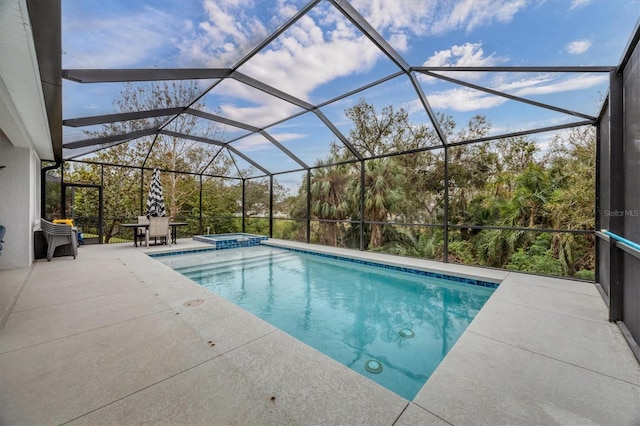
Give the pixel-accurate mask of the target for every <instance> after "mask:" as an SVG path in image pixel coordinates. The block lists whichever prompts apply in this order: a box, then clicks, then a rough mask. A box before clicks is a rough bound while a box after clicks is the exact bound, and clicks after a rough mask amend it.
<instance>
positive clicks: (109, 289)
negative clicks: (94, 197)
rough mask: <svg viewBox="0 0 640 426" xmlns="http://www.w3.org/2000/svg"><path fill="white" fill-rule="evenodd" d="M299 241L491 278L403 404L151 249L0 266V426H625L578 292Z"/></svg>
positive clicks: (99, 250) (619, 390)
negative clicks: (481, 302) (455, 336)
mask: <svg viewBox="0 0 640 426" xmlns="http://www.w3.org/2000/svg"><path fill="white" fill-rule="evenodd" d="M270 241H272V242H277V240H270ZM281 243H283V244H285V242H281ZM286 244H289V245H300V244H295V243H288V242H287V243H286ZM203 245H204V244H202V243H198V242H193V241H191V240H186V239H185V240H179V244H178V245H177V246H174V247H172V248H173V249H180V250H183V249H186V248H192V247H199V246H203ZM303 246H306V245H303ZM313 247H314V248H317V249H319V250H327V251H329V250H330V251H331V252H332V253H340V254H344V255H349V256H354V257H365V256H366V257H367V258H373V259H378V260H388V261H391V262H393V263H396V264H408V265H413V266H420V267H429V268H431V269H435V270H441V271H444V272H450V273H457V274H466V275H472V276H477V277H481V278H484V279H489V280H491V279H493V280H502V284H501V285H500V287H499V288H498V289H497V290H496V292H495V293H494V295H493V296H492V297H491V299H490V300H489V301H488V302H487V304H486V305H485V307H484V308H483V309H482V310H481V312H480V313H479V314H478V316H477V317H476V318H475V319H474V321H473V322H472V323H471V325H470V326H469V328H468V329H467V331H466V332H465V333H464V334H463V336H462V337H461V338H460V339H459V341H458V342H457V343H456V345H455V346H454V348H453V349H452V350H451V351H450V353H449V354H448V355H447V357H446V358H445V360H444V361H443V362H442V364H441V365H440V366H439V367H438V369H437V370H436V371H435V372H434V374H433V375H432V376H431V378H430V379H429V380H428V382H427V383H426V384H425V386H424V387H423V389H422V390H421V391H420V393H419V394H418V395H417V396H416V398H415V399H414V400H413V401H407V400H405V399H403V398H401V397H399V396H398V395H396V394H394V393H392V392H390V391H388V390H386V389H384V388H382V387H380V386H378V385H377V384H375V383H373V382H371V381H369V380H368V379H366V378H364V377H362V376H360V375H359V374H357V373H355V372H353V371H351V370H349V369H348V368H346V367H344V366H342V365H341V364H339V363H337V362H335V361H333V360H332V359H330V358H328V357H326V356H324V355H323V354H321V353H319V352H317V351H316V350H314V349H313V348H310V347H308V346H307V345H305V344H303V343H301V342H299V341H297V340H296V339H294V338H292V337H290V336H289V335H287V334H286V333H284V332H282V331H280V330H278V329H276V328H275V327H273V326H271V325H269V324H267V323H265V322H263V321H262V320H260V319H258V318H256V317H255V316H253V315H251V314H249V313H247V312H245V311H243V310H242V309H240V308H238V307H236V306H235V305H233V304H231V303H229V302H227V301H225V300H224V299H222V298H220V297H218V296H217V295H215V294H213V293H211V292H209V291H208V290H206V289H204V288H202V287H200V286H199V285H197V284H195V283H194V282H192V281H190V280H188V279H187V278H185V277H183V276H182V275H180V274H178V273H177V272H175V271H173V270H171V269H170V268H168V267H166V266H165V265H163V264H160V263H159V262H157V261H155V260H153V259H152V258H149V257H148V256H147V255H146V253H150V252H153V251H158V250H161V251H164V250H167V248H166V247H163V246H159V247H157V248H153V247H152V248H149V249H147V248H134V247H133V246H132V245H131V244H112V245H100V246H99V245H95V246H82V247H81V248H80V250H79V255H78V258H77V259H76V260H73V258H71V257H61V258H54V259H53V261H51V262H46V260H41V261H37V262H35V263H34V264H33V266H32V267H31V268H28V269H20V270H9V271H0V314H3V315H2V323H0V325H1V326H2V329H1V331H0V388H1V389H2V392H1V393H0V424H66V423H71V424H266V425H275V424H277V425H281V424H310V425H311V424H314V425H315V424H322V425H328V424H336V425H338V424H339V425H347V424H348V425H351V424H366V425H417V424H420V425H430V424H433V425H446V424H454V425H460V424H492V425H498V424H522V425H525V424H529V425H541V424H544V425H547V424H563V425H567V424H576V425H586V424H606V425H614V424H615V425H632V424H635V425H637V424H640V366H639V365H638V362H637V361H636V359H635V358H634V356H633V354H632V352H631V350H630V349H629V347H628V346H627V343H626V341H625V339H624V337H623V336H622V334H621V332H620V331H619V329H618V327H617V326H616V325H614V324H611V323H609V322H608V321H607V309H606V305H605V303H604V302H603V300H602V298H601V297H600V295H599V293H598V291H597V289H596V287H595V286H594V285H592V284H588V283H583V282H575V281H567V280H561V279H553V278H543V277H537V276H530V275H525V274H519V273H509V272H503V271H495V270H489V269H482V268H471V267H464V266H460V265H452V264H441V263H436V262H428V261H417V260H415V259H404V258H399V257H395V256H386V255H381V254H372V253H361V252H356V251H351V250H348V251H347V250H340V249H335V248H331V249H329V248H324V249H323V248H322V247H316V246H313ZM194 299H202V300H203V301H204V303H202V304H200V305H197V306H189V304H188V303H187V302H188V301H190V300H194Z"/></svg>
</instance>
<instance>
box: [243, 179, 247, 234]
mask: <svg viewBox="0 0 640 426" xmlns="http://www.w3.org/2000/svg"><path fill="white" fill-rule="evenodd" d="M245 182H246V180H245V179H242V233H244V232H245V230H244V229H245V227H244V215H245V214H246V212H245V207H244V205H245V198H244V197H245V186H246V185H245Z"/></svg>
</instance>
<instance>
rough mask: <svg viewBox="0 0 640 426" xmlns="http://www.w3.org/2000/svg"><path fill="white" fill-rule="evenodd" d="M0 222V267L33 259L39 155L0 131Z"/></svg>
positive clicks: (36, 218) (38, 215)
mask: <svg viewBox="0 0 640 426" xmlns="http://www.w3.org/2000/svg"><path fill="white" fill-rule="evenodd" d="M0 166H5V167H4V168H3V169H0V224H2V225H4V226H5V227H6V228H7V233H6V235H5V236H4V249H3V250H2V252H0V270H1V269H13V268H24V267H28V266H30V265H31V263H33V260H34V250H33V231H34V226H35V225H36V224H39V217H40V159H39V158H38V156H37V154H36V153H35V151H34V150H33V149H29V148H16V147H14V146H13V145H12V144H11V143H9V141H8V139H7V137H6V136H5V135H4V134H3V133H2V132H0Z"/></svg>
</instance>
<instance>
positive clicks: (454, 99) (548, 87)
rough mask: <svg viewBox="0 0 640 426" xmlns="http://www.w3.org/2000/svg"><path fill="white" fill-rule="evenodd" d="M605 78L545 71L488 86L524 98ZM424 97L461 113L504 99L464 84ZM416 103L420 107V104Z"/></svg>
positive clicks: (602, 81)
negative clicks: (564, 76)
mask: <svg viewBox="0 0 640 426" xmlns="http://www.w3.org/2000/svg"><path fill="white" fill-rule="evenodd" d="M608 78H609V77H608V76H606V75H597V74H583V75H578V76H575V77H570V78H558V77H555V76H553V75H547V74H545V75H540V76H534V77H532V78H529V79H518V80H514V81H508V82H501V83H500V84H494V85H490V87H492V88H493V89H494V90H497V91H501V92H505V93H508V94H512V95H515V96H520V97H527V96H531V95H552V94H556V93H563V92H570V91H574V90H584V89H589V88H591V87H594V86H597V85H600V84H606V83H607V81H608ZM427 99H428V100H429V103H430V104H431V106H432V107H433V108H442V109H448V110H452V111H460V112H468V111H474V110H483V109H490V108H495V107H498V106H500V105H502V104H504V103H505V102H507V99H506V98H503V97H500V96H495V95H491V94H488V93H485V92H482V91H478V90H473V89H469V88H464V87H462V88H455V89H451V90H445V91H440V92H434V93H432V94H430V95H427ZM415 106H416V107H421V105H415Z"/></svg>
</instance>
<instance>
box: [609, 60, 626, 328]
mask: <svg viewBox="0 0 640 426" xmlns="http://www.w3.org/2000/svg"><path fill="white" fill-rule="evenodd" d="M623 90H624V87H623V79H622V76H621V75H619V74H618V72H617V70H612V71H611V72H610V74H609V116H610V124H609V137H610V140H611V142H610V146H611V148H610V154H609V193H610V200H611V201H610V202H611V205H610V206H608V207H607V206H605V208H606V209H608V210H609V211H615V212H616V213H617V212H624V211H625V204H624V201H625V200H624V198H625V197H624V190H625V188H624V134H623V130H624V128H623V126H624V119H623V108H624V103H623ZM624 220H625V218H624V215H621V216H619V215H617V214H614V215H610V217H609V231H611V232H613V233H615V234H618V235H621V236H623V237H624V236H625V234H624ZM623 280H624V253H623V252H622V250H620V249H618V248H617V247H616V243H615V241H614V240H613V238H610V239H609V287H610V288H609V321H611V322H614V321H622V320H623V318H622V304H623V297H624V294H623V288H624V287H623Z"/></svg>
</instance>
